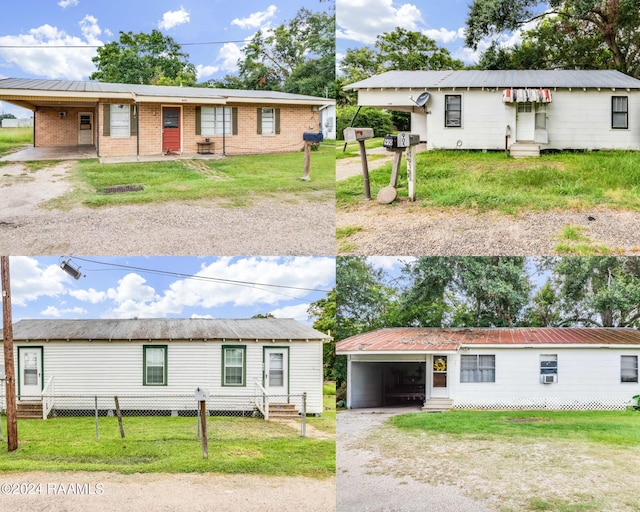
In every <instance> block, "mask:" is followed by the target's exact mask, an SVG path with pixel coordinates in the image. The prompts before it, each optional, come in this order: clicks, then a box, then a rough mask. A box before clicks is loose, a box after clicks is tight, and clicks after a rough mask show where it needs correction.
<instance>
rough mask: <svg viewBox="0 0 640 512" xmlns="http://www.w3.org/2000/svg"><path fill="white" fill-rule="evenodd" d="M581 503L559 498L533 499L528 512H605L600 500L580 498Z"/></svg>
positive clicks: (586, 497) (587, 497)
mask: <svg viewBox="0 0 640 512" xmlns="http://www.w3.org/2000/svg"><path fill="white" fill-rule="evenodd" d="M579 499H580V502H577V503H576V502H572V501H568V500H563V499H559V498H552V499H540V498H533V499H531V500H530V501H529V503H528V508H527V510H530V511H532V512H549V511H553V512H598V511H601V510H603V505H604V503H602V502H601V501H600V500H594V499H593V498H591V497H589V496H583V497H580V498H579Z"/></svg>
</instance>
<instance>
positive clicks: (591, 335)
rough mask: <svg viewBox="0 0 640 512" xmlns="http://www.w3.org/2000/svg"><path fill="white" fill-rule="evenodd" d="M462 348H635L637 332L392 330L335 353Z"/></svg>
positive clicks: (345, 344)
mask: <svg viewBox="0 0 640 512" xmlns="http://www.w3.org/2000/svg"><path fill="white" fill-rule="evenodd" d="M466 345H503V346H509V345H565V346H571V345H638V346H640V331H638V330H636V329H627V328H624V329H616V328H574V327H563V328H552V327H541V328H534V327H526V328H516V329H504V328H503V329H488V328H487V329H483V328H460V329H437V328H426V327H392V328H386V329H378V330H376V331H371V332H366V333H363V334H358V335H356V336H351V337H350V338H347V339H344V340H342V341H339V342H338V343H337V345H336V351H337V352H339V353H340V352H360V351H363V352H404V351H424V352H432V351H442V350H458V349H459V348H460V347H462V346H466Z"/></svg>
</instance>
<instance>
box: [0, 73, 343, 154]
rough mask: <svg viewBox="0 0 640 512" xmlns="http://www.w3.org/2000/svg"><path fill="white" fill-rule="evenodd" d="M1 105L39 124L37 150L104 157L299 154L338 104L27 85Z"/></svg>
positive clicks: (193, 91) (15, 87)
mask: <svg viewBox="0 0 640 512" xmlns="http://www.w3.org/2000/svg"><path fill="white" fill-rule="evenodd" d="M0 100H2V101H6V102H8V103H11V104H13V105H17V106H20V107H23V108H27V109H29V110H31V111H32V112H33V117H34V146H35V147H77V146H95V148H96V153H97V156H101V157H112V156H136V155H159V154H162V153H179V154H182V153H185V154H195V153H216V154H224V155H238V154H252V153H254V154H255V153H280V152H287V151H298V150H299V149H300V148H301V147H302V146H303V141H302V135H303V133H304V132H317V131H320V108H321V107H322V106H324V105H331V104H335V101H334V100H332V99H327V98H318V97H315V96H305V95H301V94H290V93H283V92H277V91H245V90H231V89H212V88H200V87H169V86H154V85H135V84H111V83H100V82H71V81H63V80H36V79H21V78H5V79H0Z"/></svg>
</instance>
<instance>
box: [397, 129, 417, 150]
mask: <svg viewBox="0 0 640 512" xmlns="http://www.w3.org/2000/svg"><path fill="white" fill-rule="evenodd" d="M418 144H420V135H418V134H417V133H409V132H400V133H399V134H398V147H399V148H408V147H409V146H417V145H418Z"/></svg>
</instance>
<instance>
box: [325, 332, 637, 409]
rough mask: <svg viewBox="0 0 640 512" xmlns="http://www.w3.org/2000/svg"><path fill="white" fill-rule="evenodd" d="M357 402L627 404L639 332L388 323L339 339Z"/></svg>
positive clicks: (352, 400)
mask: <svg viewBox="0 0 640 512" xmlns="http://www.w3.org/2000/svg"><path fill="white" fill-rule="evenodd" d="M336 353H337V354H339V355H346V356H347V361H348V363H347V371H348V378H347V405H348V407H350V408H364V407H380V406H389V405H399V404H415V405H422V404H424V408H425V409H431V408H433V409H446V408H450V407H454V408H487V409H624V408H625V407H626V406H627V405H629V404H630V403H631V400H632V397H633V396H634V395H637V394H639V393H640V385H639V383H638V356H639V355H640V331H637V330H634V329H613V328H596V329H586V328H521V329H475V328H474V329H434V328H388V329H379V330H376V331H372V332H367V333H364V334H359V335H356V336H352V337H350V338H347V339H345V340H342V341H340V342H338V343H337V347H336Z"/></svg>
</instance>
